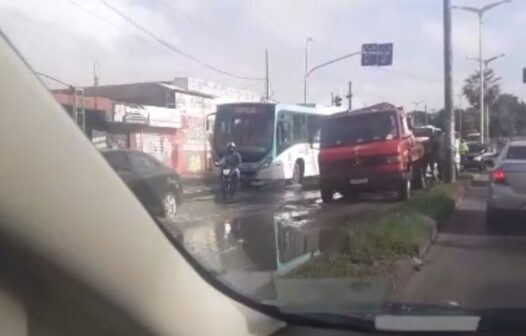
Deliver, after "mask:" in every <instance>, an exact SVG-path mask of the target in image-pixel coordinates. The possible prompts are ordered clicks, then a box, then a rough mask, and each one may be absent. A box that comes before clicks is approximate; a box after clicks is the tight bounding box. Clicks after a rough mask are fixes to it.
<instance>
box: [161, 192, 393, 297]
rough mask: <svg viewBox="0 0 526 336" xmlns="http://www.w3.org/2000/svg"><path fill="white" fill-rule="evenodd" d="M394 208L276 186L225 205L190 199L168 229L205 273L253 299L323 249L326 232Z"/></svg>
mask: <svg viewBox="0 0 526 336" xmlns="http://www.w3.org/2000/svg"><path fill="white" fill-rule="evenodd" d="M393 204H396V203H394V202H392V201H390V200H389V198H388V197H386V196H385V195H368V196H365V198H363V199H362V200H361V201H358V202H355V203H349V202H347V201H345V200H336V201H335V202H334V203H333V204H330V205H326V204H322V202H321V198H320V194H319V191H318V190H316V189H315V188H312V187H311V188H307V189H301V188H298V187H293V186H290V185H283V184H278V185H270V186H265V187H260V188H251V189H249V190H246V191H241V192H240V193H239V194H238V195H236V197H235V199H234V200H233V201H230V202H228V203H225V202H223V201H222V200H221V198H220V197H219V196H218V195H215V194H213V193H212V194H206V195H202V196H198V197H190V198H189V199H188V200H186V201H185V203H184V204H183V205H182V206H181V208H180V209H179V212H178V214H177V218H176V220H175V222H174V223H170V229H171V230H172V231H173V232H174V234H175V235H176V236H177V237H178V239H179V240H180V241H182V242H183V244H184V246H185V247H186V248H187V249H188V250H189V251H190V252H191V253H192V255H193V256H194V257H196V258H197V259H198V260H199V261H200V262H201V263H202V264H203V265H204V266H205V267H207V268H208V269H209V270H210V271H213V272H214V273H217V274H219V275H221V277H222V278H223V279H224V280H226V281H227V282H230V283H231V284H232V285H233V286H234V287H235V288H236V289H238V290H241V291H242V292H244V293H246V294H251V295H254V293H256V292H257V291H258V290H259V289H260V288H262V287H264V286H265V285H266V284H268V283H269V282H271V279H272V277H273V276H275V275H276V273H279V272H285V271H286V270H288V269H290V268H292V267H294V265H296V264H297V263H299V262H301V260H302V258H306V257H309V256H311V254H312V253H315V252H317V251H319V250H320V249H321V248H323V246H322V245H323V242H324V241H325V240H330V239H331V237H330V235H331V228H333V227H334V226H337V225H338V224H339V223H341V222H342V221H344V220H345V219H346V218H349V217H352V216H355V215H357V214H360V213H363V212H366V211H371V210H380V209H382V208H384V207H389V206H392V205H393ZM332 232H334V231H332ZM263 296H264V297H268V295H263Z"/></svg>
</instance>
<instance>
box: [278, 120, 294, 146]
mask: <svg viewBox="0 0 526 336" xmlns="http://www.w3.org/2000/svg"><path fill="white" fill-rule="evenodd" d="M287 117H288V116H287V115H286V114H285V113H283V112H281V113H280V114H279V119H278V126H277V128H278V129H277V133H278V145H282V144H284V143H287V142H289V141H290V139H291V134H290V133H291V129H290V122H289V121H288V118H287Z"/></svg>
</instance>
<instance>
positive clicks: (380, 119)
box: [321, 112, 398, 148]
mask: <svg viewBox="0 0 526 336" xmlns="http://www.w3.org/2000/svg"><path fill="white" fill-rule="evenodd" d="M397 137H398V126H397V123H396V116H395V114H394V113H393V112H376V113H367V114H360V115H354V116H353V115H349V116H345V117H339V118H330V119H328V120H326V121H325V122H324V124H323V126H322V131H321V146H322V147H325V148H326V147H334V146H344V145H353V144H361V143H367V142H372V141H382V140H391V139H395V138H397Z"/></svg>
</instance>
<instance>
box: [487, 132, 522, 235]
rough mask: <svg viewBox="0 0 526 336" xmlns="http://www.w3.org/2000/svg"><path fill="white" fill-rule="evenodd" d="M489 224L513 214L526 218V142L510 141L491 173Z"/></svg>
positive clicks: (488, 204)
mask: <svg viewBox="0 0 526 336" xmlns="http://www.w3.org/2000/svg"><path fill="white" fill-rule="evenodd" d="M487 202H488V203H487V212H486V215H487V223H488V224H490V225H492V224H496V223H497V222H498V221H499V219H500V220H502V217H501V216H502V215H503V214H505V213H509V212H522V213H524V214H526V140H511V141H509V142H508V143H507V144H506V145H505V146H504V148H503V149H502V151H501V152H500V154H499V156H498V157H497V159H496V160H495V163H494V168H493V169H492V170H491V171H490V182H489V194H488V200H487Z"/></svg>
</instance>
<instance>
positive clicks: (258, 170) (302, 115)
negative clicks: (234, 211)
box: [212, 103, 333, 184]
mask: <svg viewBox="0 0 526 336" xmlns="http://www.w3.org/2000/svg"><path fill="white" fill-rule="evenodd" d="M332 112H333V110H332V108H327V107H324V108H320V107H308V106H303V105H289V104H281V103H275V104H274V103H234V104H224V105H219V106H218V107H217V113H216V115H215V124H214V133H213V141H212V142H213V148H214V152H215V155H216V159H219V158H221V157H222V156H223V155H224V154H225V152H226V144H227V143H228V142H230V141H233V142H234V143H235V144H236V146H237V150H238V151H239V153H240V154H241V157H242V161H243V163H242V164H241V166H240V170H241V179H242V182H243V183H244V184H249V183H252V182H258V181H261V182H264V181H270V180H292V181H293V182H294V183H301V182H302V180H303V178H305V177H310V176H317V175H319V168H318V149H317V148H318V146H316V143H317V142H318V141H319V129H320V122H321V118H322V117H323V115H326V114H330V113H332Z"/></svg>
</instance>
